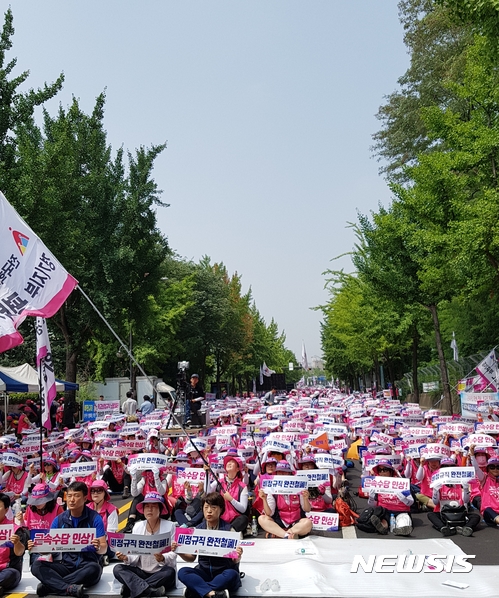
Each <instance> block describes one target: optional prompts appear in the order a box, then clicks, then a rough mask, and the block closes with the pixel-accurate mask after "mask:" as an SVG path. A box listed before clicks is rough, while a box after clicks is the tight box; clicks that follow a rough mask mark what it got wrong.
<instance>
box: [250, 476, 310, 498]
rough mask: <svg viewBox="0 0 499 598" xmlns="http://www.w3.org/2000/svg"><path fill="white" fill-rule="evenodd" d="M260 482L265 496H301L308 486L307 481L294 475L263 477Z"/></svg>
mask: <svg viewBox="0 0 499 598" xmlns="http://www.w3.org/2000/svg"><path fill="white" fill-rule="evenodd" d="M260 481H261V488H262V490H263V491H264V492H265V494H300V492H303V490H306V489H307V486H308V483H307V480H306V479H304V478H300V477H298V476H292V475H278V476H261V480H260Z"/></svg>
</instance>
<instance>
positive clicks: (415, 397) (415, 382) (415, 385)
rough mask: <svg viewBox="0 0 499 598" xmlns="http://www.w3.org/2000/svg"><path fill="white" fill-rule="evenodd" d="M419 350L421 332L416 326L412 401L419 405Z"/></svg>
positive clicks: (413, 336)
mask: <svg viewBox="0 0 499 598" xmlns="http://www.w3.org/2000/svg"><path fill="white" fill-rule="evenodd" d="M418 348H419V332H418V327H417V326H416V325H414V328H413V331H412V400H413V401H414V402H415V403H419V381H418Z"/></svg>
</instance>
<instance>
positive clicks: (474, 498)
mask: <svg viewBox="0 0 499 598" xmlns="http://www.w3.org/2000/svg"><path fill="white" fill-rule="evenodd" d="M489 457H490V455H489V452H488V450H487V447H479V446H475V447H473V453H472V454H471V452H470V454H469V462H470V464H471V465H473V466H475V463H476V465H477V466H478V467H479V468H480V469H481V470H482V471H483V473H484V474H486V473H487V461H488V460H489ZM470 498H471V504H472V505H473V506H474V507H475V509H477V510H478V511H479V510H480V506H481V503H482V493H481V489H480V480H479V479H478V478H475V479H473V480H470Z"/></svg>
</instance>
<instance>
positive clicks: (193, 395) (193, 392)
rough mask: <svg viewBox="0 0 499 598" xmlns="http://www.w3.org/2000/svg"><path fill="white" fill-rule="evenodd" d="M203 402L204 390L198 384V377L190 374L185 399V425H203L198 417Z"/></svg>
mask: <svg viewBox="0 0 499 598" xmlns="http://www.w3.org/2000/svg"><path fill="white" fill-rule="evenodd" d="M203 400H204V389H203V387H202V386H201V384H199V376H198V375H197V374H192V376H191V383H190V386H188V387H187V391H186V397H185V424H186V425H187V426H190V425H191V424H194V425H198V426H202V425H203V423H202V421H201V418H200V417H199V410H200V409H201V401H203Z"/></svg>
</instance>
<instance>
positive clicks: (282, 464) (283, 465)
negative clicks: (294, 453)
mask: <svg viewBox="0 0 499 598" xmlns="http://www.w3.org/2000/svg"><path fill="white" fill-rule="evenodd" d="M276 471H277V472H279V471H283V472H285V473H293V470H292V469H291V465H290V464H289V463H288V462H287V461H286V460H285V459H282V460H281V461H279V463H278V464H277V467H276Z"/></svg>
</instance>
